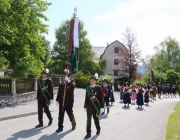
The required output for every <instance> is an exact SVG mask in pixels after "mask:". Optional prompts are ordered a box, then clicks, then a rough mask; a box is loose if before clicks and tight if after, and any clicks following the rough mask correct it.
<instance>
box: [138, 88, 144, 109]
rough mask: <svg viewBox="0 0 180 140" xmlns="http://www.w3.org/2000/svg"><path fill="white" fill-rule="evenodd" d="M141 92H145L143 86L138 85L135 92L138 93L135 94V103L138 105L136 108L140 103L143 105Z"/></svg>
mask: <svg viewBox="0 0 180 140" xmlns="http://www.w3.org/2000/svg"><path fill="white" fill-rule="evenodd" d="M143 92H145V90H144V88H142V87H139V88H138V91H137V93H138V94H137V105H138V108H139V106H141V107H142V105H144V101H143Z"/></svg>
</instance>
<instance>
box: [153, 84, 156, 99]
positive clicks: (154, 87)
mask: <svg viewBox="0 0 180 140" xmlns="http://www.w3.org/2000/svg"><path fill="white" fill-rule="evenodd" d="M156 94H157V88H156V84H155V83H154V84H153V99H154V100H156Z"/></svg>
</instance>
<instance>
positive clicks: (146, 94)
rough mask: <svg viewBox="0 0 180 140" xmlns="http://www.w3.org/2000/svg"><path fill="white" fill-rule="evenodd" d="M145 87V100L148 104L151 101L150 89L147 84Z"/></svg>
mask: <svg viewBox="0 0 180 140" xmlns="http://www.w3.org/2000/svg"><path fill="white" fill-rule="evenodd" d="M144 89H145V94H144V102H145V103H146V104H148V103H149V89H148V87H147V86H145V87H144Z"/></svg>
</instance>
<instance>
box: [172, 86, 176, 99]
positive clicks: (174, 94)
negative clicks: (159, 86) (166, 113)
mask: <svg viewBox="0 0 180 140" xmlns="http://www.w3.org/2000/svg"><path fill="white" fill-rule="evenodd" d="M171 93H172V94H173V95H171V98H172V96H173V97H175V98H176V87H175V86H174V85H173V86H172V88H171Z"/></svg>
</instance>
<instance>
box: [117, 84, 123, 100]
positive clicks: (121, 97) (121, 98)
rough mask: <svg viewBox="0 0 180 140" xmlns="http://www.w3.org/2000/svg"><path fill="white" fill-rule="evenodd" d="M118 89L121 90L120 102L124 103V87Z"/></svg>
mask: <svg viewBox="0 0 180 140" xmlns="http://www.w3.org/2000/svg"><path fill="white" fill-rule="evenodd" d="M118 88H119V90H120V102H123V96H124V93H123V89H124V85H122V86H118Z"/></svg>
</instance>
